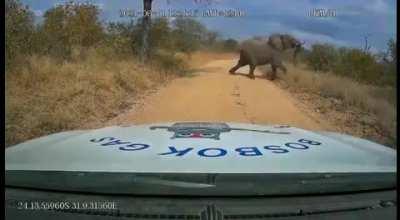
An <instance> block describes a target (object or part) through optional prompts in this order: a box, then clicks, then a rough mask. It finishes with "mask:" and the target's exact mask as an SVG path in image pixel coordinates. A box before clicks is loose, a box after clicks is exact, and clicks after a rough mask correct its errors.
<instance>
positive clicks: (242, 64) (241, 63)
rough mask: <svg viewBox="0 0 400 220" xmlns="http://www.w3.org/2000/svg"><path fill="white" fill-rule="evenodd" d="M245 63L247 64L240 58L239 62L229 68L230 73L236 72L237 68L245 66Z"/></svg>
mask: <svg viewBox="0 0 400 220" xmlns="http://www.w3.org/2000/svg"><path fill="white" fill-rule="evenodd" d="M245 65H246V64H245V63H244V62H242V61H240V60H239V61H238V63H237V64H236V65H235V66H234V67H232V68H231V69H230V70H229V73H230V74H235V72H236V70H238V69H239V68H240V67H242V66H245Z"/></svg>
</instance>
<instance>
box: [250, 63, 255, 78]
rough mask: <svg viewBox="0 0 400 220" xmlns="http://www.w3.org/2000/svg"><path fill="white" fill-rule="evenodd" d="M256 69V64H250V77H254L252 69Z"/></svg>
mask: <svg viewBox="0 0 400 220" xmlns="http://www.w3.org/2000/svg"><path fill="white" fill-rule="evenodd" d="M255 69H256V65H250V71H249V77H250V79H255V78H256V77H255V76H254V70H255Z"/></svg>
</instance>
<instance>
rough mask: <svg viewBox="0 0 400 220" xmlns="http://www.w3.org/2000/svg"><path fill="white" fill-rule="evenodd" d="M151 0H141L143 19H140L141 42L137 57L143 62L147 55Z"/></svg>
mask: <svg viewBox="0 0 400 220" xmlns="http://www.w3.org/2000/svg"><path fill="white" fill-rule="evenodd" d="M152 3H153V0H143V19H142V44H141V48H140V50H139V58H140V60H141V61H142V62H145V61H146V60H147V58H148V57H149V42H148V41H149V30H150V24H151V4H152Z"/></svg>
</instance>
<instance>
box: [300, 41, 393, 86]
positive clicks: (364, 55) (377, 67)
mask: <svg viewBox="0 0 400 220" xmlns="http://www.w3.org/2000/svg"><path fill="white" fill-rule="evenodd" d="M394 45H395V43H392V48H393V47H394ZM305 58H306V63H307V64H308V66H309V67H310V68H311V69H312V70H314V71H322V72H331V73H333V74H337V75H340V76H344V77H349V78H352V79H354V80H356V81H357V82H362V83H367V84H374V85H391V86H395V81H396V70H395V65H393V64H392V63H389V62H386V63H385V62H379V61H378V57H377V55H374V54H371V53H369V52H366V51H363V50H361V49H357V48H346V47H341V48H336V47H334V46H333V45H329V44H314V45H312V48H311V50H310V51H309V52H308V54H306V57H305Z"/></svg>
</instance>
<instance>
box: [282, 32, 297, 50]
mask: <svg viewBox="0 0 400 220" xmlns="http://www.w3.org/2000/svg"><path fill="white" fill-rule="evenodd" d="M281 42H282V48H283V49H284V50H286V49H291V48H294V45H295V42H296V39H294V38H293V37H292V36H290V35H288V34H285V35H281Z"/></svg>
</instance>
